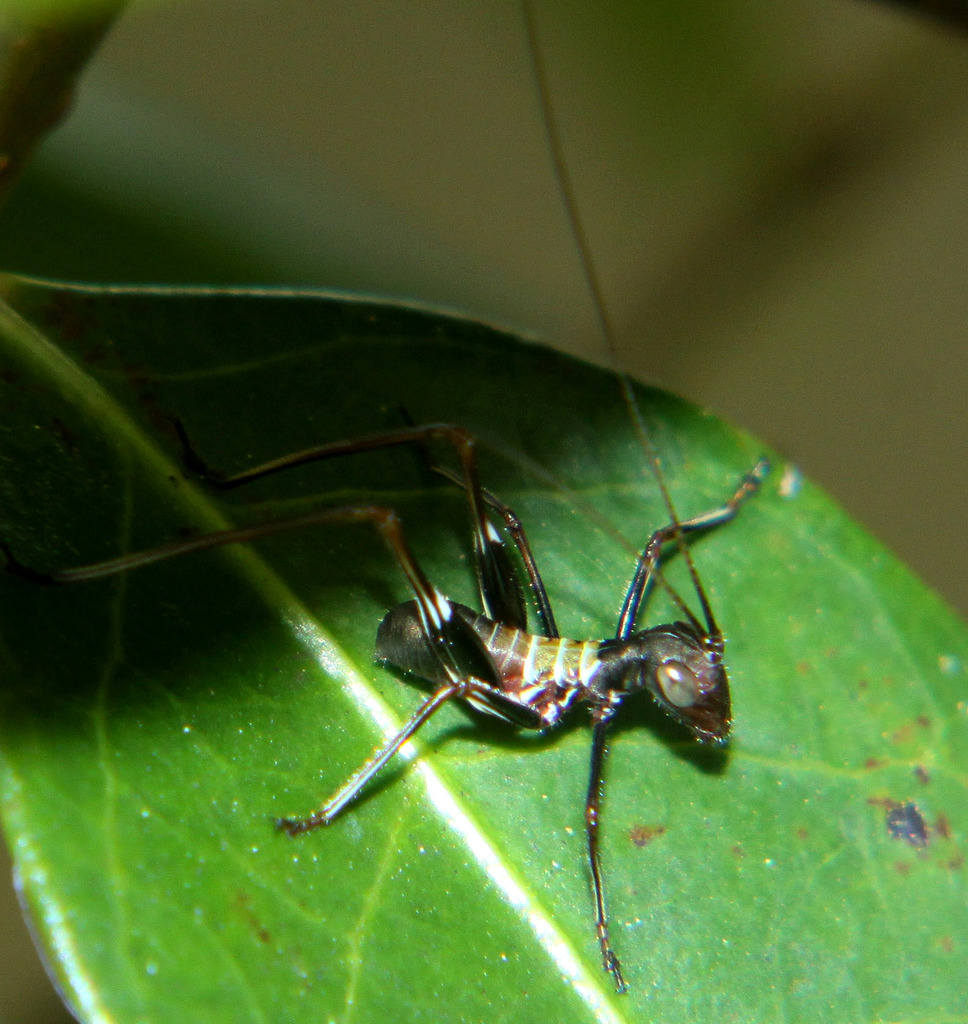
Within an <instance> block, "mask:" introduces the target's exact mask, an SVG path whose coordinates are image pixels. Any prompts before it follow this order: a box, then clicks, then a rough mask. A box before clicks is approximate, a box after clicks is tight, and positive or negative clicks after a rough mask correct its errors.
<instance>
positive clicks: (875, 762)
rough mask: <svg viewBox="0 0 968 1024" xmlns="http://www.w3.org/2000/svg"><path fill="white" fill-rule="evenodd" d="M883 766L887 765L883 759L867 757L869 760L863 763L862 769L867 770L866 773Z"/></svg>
mask: <svg viewBox="0 0 968 1024" xmlns="http://www.w3.org/2000/svg"><path fill="white" fill-rule="evenodd" d="M885 764H887V761H885V760H884V758H883V757H869V758H868V759H867V760H866V761H865V762H864V767H865V768H866V769H867V770H868V771H873V769H875V768H881V767H883V766H884V765H885Z"/></svg>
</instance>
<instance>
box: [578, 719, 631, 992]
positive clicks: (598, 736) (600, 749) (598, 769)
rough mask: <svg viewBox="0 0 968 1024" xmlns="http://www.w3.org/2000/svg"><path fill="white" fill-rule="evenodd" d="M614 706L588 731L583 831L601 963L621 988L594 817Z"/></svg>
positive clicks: (624, 986)
mask: <svg viewBox="0 0 968 1024" xmlns="http://www.w3.org/2000/svg"><path fill="white" fill-rule="evenodd" d="M615 710H616V706H615V705H609V704H606V705H604V706H602V707H601V708H600V709H598V710H597V711H596V712H595V716H594V719H593V721H594V728H593V731H592V758H591V770H590V772H589V776H588V796H587V798H586V800H585V832H586V834H587V836H588V862H589V865H590V867H591V872H592V883H593V884H594V887H595V927H596V929H597V931H598V944H599V946H600V947H601V950H602V963H603V964H604V966H605V970H606V971H608V973H609V974H611V976H612V978H613V979H614V981H615V988H616V990H617V991H619V992H624V991H625V990H626V989H627V988H628V985H627V984H626V982H625V979H624V978H623V977H622V968H621V966H620V964H619V962H618V957H617V956H616V955H615V951H614V950H613V949H612V946H611V943H610V942H609V939H608V916H607V914H606V912H605V883H604V881H603V876H602V859H601V854H600V852H599V847H598V820H599V815H600V812H601V807H602V794H603V789H604V777H603V770H604V767H605V753H606V733H607V731H608V726H609V724H610V723H611V720H612V718H613V717H614V715H615Z"/></svg>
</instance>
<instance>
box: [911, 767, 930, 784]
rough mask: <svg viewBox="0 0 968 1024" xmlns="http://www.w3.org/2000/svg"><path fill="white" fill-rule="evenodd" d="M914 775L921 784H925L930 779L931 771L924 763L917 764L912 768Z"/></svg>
mask: <svg viewBox="0 0 968 1024" xmlns="http://www.w3.org/2000/svg"><path fill="white" fill-rule="evenodd" d="M914 777H915V778H916V779H917V780H918V782H920V783H921V785H922V786H926V785H927V784H928V783H929V782H930V781H931V773H930V772H929V771H928V769H927V768H925V767H924V765H922V764H919V765H918V766H917V767H916V768H915V769H914Z"/></svg>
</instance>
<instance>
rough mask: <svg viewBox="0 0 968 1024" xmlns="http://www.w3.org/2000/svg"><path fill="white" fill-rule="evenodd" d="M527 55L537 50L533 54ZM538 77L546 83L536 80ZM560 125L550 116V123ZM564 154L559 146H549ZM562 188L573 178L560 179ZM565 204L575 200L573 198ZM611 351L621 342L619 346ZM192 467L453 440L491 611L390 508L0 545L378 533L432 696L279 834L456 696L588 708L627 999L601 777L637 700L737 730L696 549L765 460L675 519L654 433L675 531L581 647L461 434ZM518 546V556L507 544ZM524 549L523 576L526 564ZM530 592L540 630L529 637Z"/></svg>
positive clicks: (19, 568) (274, 467)
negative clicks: (658, 592) (609, 624)
mask: <svg viewBox="0 0 968 1024" xmlns="http://www.w3.org/2000/svg"><path fill="white" fill-rule="evenodd" d="M532 50H535V47H534V45H532ZM539 80H540V75H539ZM547 120H548V122H549V124H550V118H547ZM553 145H556V144H553ZM559 178H560V180H562V181H565V180H566V179H565V177H564V175H563V173H562V172H561V171H559ZM564 191H565V193H566V196H568V193H569V190H568V189H567V188H565V189H564ZM566 202H567V203H568V208H569V215H570V219H571V221H572V224H573V226H574V227H575V230H576V236H578V237H579V243H578V244H579V250H580V251H581V252H582V259H583V262H584V263H585V265H586V276H587V278H588V280H589V283H590V287H591V289H592V292H593V294H594V296H595V302H596V306H597V307H598V309H599V315H600V316H601V318H602V320H603V332H604V334H605V337H606V338H608V339H610V338H611V332H610V331H609V329H608V325H607V323H606V322H605V316H604V308H605V307H604V303H603V302H602V301H601V298H600V291H599V289H598V286H597V283H596V281H595V276H594V273H593V268H592V265H591V260H590V259H589V257H588V255H587V246H585V245H584V241H583V239H581V237H580V231H579V230H578V220H577V215H576V213H575V211H574V208H573V204H572V203H571V200H570V197H569V198H567V199H566ZM608 343H609V345H610V346H611V345H612V342H611V340H609V342H608ZM625 394H626V398H627V400H628V402H629V409H630V412H631V413H632V414H633V415H635V416H637V410H636V409H635V406H634V401H633V400H632V399H631V391H630V389H629V388H628V387H627V384H626V387H625ZM179 432H180V436H181V441H182V447H183V456H184V459H185V461H186V462H187V463H188V466H189V468H190V469H192V470H193V471H195V472H196V473H198V474H199V475H200V476H202V477H203V478H204V479H205V480H207V481H208V482H209V483H210V484H212V485H213V486H215V487H217V488H222V489H231V488H234V487H239V486H243V485H244V484H246V483H249V482H252V481H255V480H258V479H261V478H264V477H267V476H270V475H273V474H276V473H280V472H283V471H285V470H288V469H291V468H293V467H296V466H300V465H304V464H306V463H310V462H317V461H323V460H328V459H333V458H341V457H346V456H352V455H355V454H359V453H363V452H366V451H370V450H375V449H382V448H393V447H397V446H404V445H418V446H421V447H423V446H427V445H430V444H432V443H444V444H447V445H449V446H450V447H452V448H453V450H454V452H455V453H456V457H457V462H458V464H459V467H460V469H459V472H457V473H452V472H451V471H450V470H447V469H444V468H443V467H435V468H437V469H438V471H439V472H440V473H441V474H442V475H444V476H445V477H447V478H449V479H450V480H451V481H452V482H453V483H455V484H456V485H457V486H459V487H461V488H462V489H463V491H464V493H465V495H466V500H467V504H468V508H469V514H470V520H471V528H472V535H473V551H474V562H475V566H476V575H477V580H478V585H479V591H480V599H481V608H482V611H481V612H480V613H478V612H475V611H474V610H472V609H470V608H469V607H467V606H465V605H462V604H458V603H456V602H453V601H451V600H450V599H449V598H448V597H446V596H445V595H444V594H442V593H441V592H440V591H439V590H438V589H437V588H436V587H435V586H434V584H433V583H432V582H431V581H430V580H429V579H428V577H427V576H426V574H425V573H424V571H423V569H422V568H421V566H420V565H419V563H418V561H417V560H416V559H415V558H414V556H413V554H412V552H411V550H410V547H409V545H408V543H407V539H406V535H405V533H404V531H403V528H402V525H401V521H400V517H399V516H398V514H397V513H396V512H395V511H394V510H393V509H392V508H389V507H385V506H382V505H376V504H347V505H340V506H337V507H332V508H324V509H320V510H317V511H314V512H310V513H307V514H305V515H302V516H297V517H291V518H286V519H279V520H275V521H272V522H263V523H259V524H257V525H254V526H250V527H241V528H237V529H229V530H224V531H220V532H215V533H210V534H206V535H203V536H199V537H192V538H189V539H183V540H178V541H175V542H173V543H171V544H168V545H164V546H162V547H158V548H154V549H151V550H148V551H142V552H139V553H135V554H132V555H126V556H123V557H121V558H117V559H111V560H108V561H105V562H100V563H97V564H94V565H88V566H83V567H80V568H74V569H67V570H62V571H59V572H53V573H49V574H45V573H41V572H38V571H36V570H34V569H32V568H31V567H29V566H27V565H24V564H23V563H22V562H20V561H19V560H18V559H17V558H16V556H15V555H14V553H13V552H12V551H11V550H10V548H9V546H8V545H6V544H3V543H2V542H0V550H2V551H3V553H4V555H5V557H6V567H7V570H8V571H9V572H11V573H12V574H14V575H17V576H20V577H21V578H24V579H27V580H30V581H32V582H35V583H47V584H68V583H76V582H82V581H90V580H95V579H99V578H103V577H107V576H111V575H114V574H117V573H120V572H125V571H129V570H132V569H136V568H140V567H143V566H147V565H149V564H152V563H153V562H156V561H160V560H163V559H166V558H172V557H176V556H181V555H186V554H189V553H192V552H198V551H203V550H206V549H211V548H216V547H219V546H222V545H226V544H234V543H242V542H246V541H250V540H256V539H259V538H263V537H268V536H270V535H273V534H275V533H279V532H281V531H285V530H291V529H298V528H305V527H309V526H313V525H321V524H324V523H336V522H368V523H371V524H372V525H373V526H374V528H375V529H376V530H377V531H378V532H379V534H380V536H381V537H382V539H383V540H384V542H385V543H386V545H387V547H388V549H389V551H390V553H391V554H392V556H393V557H394V559H395V560H396V562H397V563H398V565H399V566H400V569H401V570H402V572H403V574H404V576H405V577H406V579H407V581H408V584H409V586H410V589H411V591H412V594H413V597H412V599H410V600H408V601H406V602H404V603H403V604H401V605H398V606H397V607H396V608H394V609H392V610H391V611H390V612H389V613H388V614H387V615H386V617H385V618H384V619H383V621H382V623H381V624H380V627H379V629H378V633H377V638H376V651H377V655H378V657H380V658H382V659H383V660H385V661H388V662H390V663H391V664H393V665H395V666H397V667H398V668H400V669H402V670H404V671H407V672H410V673H412V674H414V675H416V676H418V677H420V678H421V679H423V680H425V681H427V682H429V683H430V684H432V686H433V691H432V693H431V694H430V696H429V697H427V698H426V699H425V700H424V701H423V703H421V705H420V706H419V707H418V708H417V710H416V711H415V712H414V714H413V715H412V716H411V718H410V719H409V721H408V722H407V723H406V724H405V725H404V726H403V728H402V729H401V730H400V732H399V733H398V734H397V735H396V736H395V737H393V738H392V739H391V740H390V741H389V742H387V743H386V744H385V745H384V746H383V747H381V748H380V749H379V750H378V751H377V752H376V753H375V754H374V755H373V757H371V758H370V759H369V760H368V761H366V762H365V763H364V764H363V765H362V766H361V767H360V768H359V769H358V770H357V771H356V772H354V773H353V774H352V775H351V776H350V777H349V778H348V779H347V781H346V782H345V783H344V784H343V785H342V786H341V787H340V788H339V789H338V790H337V791H336V792H335V793H334V794H333V795H332V796H331V797H330V799H329V800H327V801H326V802H325V803H324V804H323V805H322V806H321V807H320V808H318V809H317V810H315V811H313V812H311V813H309V814H307V815H306V816H304V817H293V818H285V819H280V820H279V822H278V825H279V828H280V829H282V830H284V831H285V832H287V833H289V834H290V835H297V834H300V833H303V832H308V831H311V830H313V829H316V828H318V827H322V826H326V825H329V824H330V823H331V822H332V821H333V820H334V819H335V818H336V817H337V816H338V815H339V814H340V813H341V812H342V811H343V810H345V809H346V808H347V807H349V805H351V804H352V802H353V801H354V799H355V798H356V797H357V795H358V794H359V793H360V792H361V790H362V789H363V788H364V787H365V786H366V785H367V784H368V782H369V781H370V780H371V779H372V778H373V777H374V776H375V775H376V774H377V773H378V772H379V771H380V770H381V769H382V768H383V767H384V765H386V764H387V762H388V761H390V760H391V758H393V756H394V755H395V754H396V753H397V752H398V751H399V749H400V748H401V746H402V745H403V744H404V743H405V742H406V741H407V740H408V739H409V738H410V737H411V736H413V734H414V733H416V732H417V731H418V730H419V729H420V728H421V727H422V726H423V725H424V724H425V723H426V722H427V721H428V720H429V719H430V718H431V717H432V716H433V715H434V714H435V713H436V712H437V711H438V710H439V709H440V708H442V707H443V706H445V705H446V704H447V703H449V702H450V701H452V700H455V699H458V700H463V701H464V702H466V703H468V704H470V705H471V706H473V707H475V708H476V709H477V710H479V711H481V712H483V713H486V714H489V715H492V716H495V717H497V718H499V719H502V720H504V721H505V722H507V723H509V724H510V725H512V726H514V727H517V728H522V729H533V730H549V729H554V728H555V727H557V726H559V725H560V724H561V723H562V722H563V721H564V719H565V717H566V715H567V714H568V713H569V712H570V711H572V710H573V709H577V708H578V707H579V706H581V707H583V708H585V709H587V711H588V713H589V715H590V718H591V721H592V745H591V762H590V772H589V779H588V787H587V795H586V800H585V820H586V831H587V853H588V861H589V868H590V873H591V878H592V884H593V892H594V907H595V927H596V933H597V937H598V942H599V946H600V950H601V956H602V960H603V965H604V968H605V970H606V971H607V972H608V973H609V974H610V975H611V977H612V979H613V980H614V983H615V986H616V988H617V990H619V991H625V989H626V987H627V986H626V982H625V978H624V975H623V972H622V968H621V965H620V962H619V959H618V956H617V955H616V953H615V951H614V950H613V948H612V945H611V941H610V938H609V930H608V916H607V912H606V893H605V884H604V874H603V870H602V861H601V851H600V839H599V827H600V819H601V811H602V805H603V804H602V802H603V770H604V762H605V754H606V739H607V736H608V731H609V729H610V727H611V726H612V724H613V723H614V721H615V719H616V716H617V714H618V712H619V710H620V708H621V706H622V704H623V702H624V701H625V699H626V698H628V697H629V696H631V695H634V694H636V693H640V692H646V693H648V694H649V695H650V696H651V697H652V698H653V699H654V700H655V701H656V703H657V704H658V705H659V706H660V707H661V708H662V709H663V710H665V711H666V712H667V713H668V714H669V715H671V716H672V717H673V718H674V719H676V720H677V721H679V722H680V723H681V724H682V725H683V726H685V728H686V729H688V730H689V731H690V732H691V733H692V735H693V736H695V737H696V739H698V740H699V741H701V742H707V743H722V742H724V741H725V740H726V739H727V737H728V734H729V730H730V724H731V713H730V696H729V685H728V679H727V675H726V669H725V666H724V661H723V648H724V642H723V635H722V632H721V630H720V628H719V626H718V624H717V622H716V619H715V617H714V615H713V612H712V609H711V607H710V603H709V601H708V599H707V596H706V593H705V590H704V588H703V586H702V584H701V581H700V579H699V576H698V573H697V572H696V570H695V567H694V566H693V564H692V560H691V557H690V555H689V551H688V548H687V544H686V540H687V538H690V537H691V536H694V535H696V534H698V533H701V532H703V531H706V530H710V529H712V528H714V527H717V526H720V525H723V524H725V523H727V522H729V521H730V520H731V519H732V518H733V517H734V516H735V515H736V513H737V511H738V509H739V508H740V506H741V505H742V504H743V503H744V502H745V501H746V500H747V499H748V498H749V497H750V496H751V495H752V494H753V493H755V491H756V490H757V488H758V487H759V485H760V483H761V482H762V480H763V478H764V476H765V474H766V473H767V471H768V465H767V463H766V461H765V460H761V461H760V462H758V463H757V464H756V465H755V466H754V467H753V468H752V469H751V470H750V472H749V473H747V474H746V475H745V476H744V477H743V478H742V479H741V480H740V482H739V484H738V486H737V487H736V488H735V490H734V491H733V493H732V494H731V495H730V496H729V498H728V500H726V501H725V502H723V503H722V504H721V505H719V506H717V507H716V508H713V509H712V510H710V511H707V512H705V513H702V514H700V515H697V516H693V517H691V518H687V519H685V520H683V521H680V519H679V518H678V516H677V514H676V512H675V510H674V508H673V506H672V502H671V500H670V499H669V496H668V493H667V491H666V488H665V484H664V482H663V478H662V475H661V469H660V467H659V462H658V458H657V456H656V455H655V453H654V452H652V450H651V445H650V442H649V441H648V435H647V432H646V431H645V430H644V426H643V437H644V438H645V440H646V452H647V455H648V461H649V463H650V465H651V468H652V470H653V472H654V474H655V477H656V481H657V484H658V486H659V489H660V491H661V493H662V495H663V498H664V501H665V503H666V507H667V510H668V520H669V521H668V522H667V523H666V525H664V526H661V527H660V528H658V529H656V530H654V532H653V533H652V534H651V536H650V537H649V538H648V540H647V542H646V543H645V545H644V547H643V548H642V551H641V554H640V556H639V557H638V559H637V562H636V564H635V567H634V570H633V573H632V580H631V583H630V584H629V586H628V588H627V590H626V593H625V597H624V601H623V603H622V606H621V611H620V613H619V616H618V620H617V624H616V628H615V631H614V633H613V635H612V636H610V637H608V638H605V639H599V640H584V641H579V640H571V639H567V638H562V637H561V636H560V635H559V631H558V627H557V624H556V622H555V617H554V613H553V610H552V607H551V604H550V601H549V599H548V595H547V592H546V589H545V585H544V582H543V579H542V576H541V574H540V572H539V570H538V567H537V563H536V559H535V557H534V554H533V552H532V550H531V546H530V543H529V541H528V539H527V536H526V534H525V532H524V528H523V527H522V525H521V523H520V521H519V520H518V518H517V516H516V515H515V513H514V512H513V510H512V509H511V508H509V507H508V506H507V505H505V504H504V503H503V502H501V501H500V499H499V498H498V497H497V496H495V495H494V494H492V493H491V492H489V491H488V490H486V489H485V488H484V486H483V485H482V483H481V481H480V474H479V471H478V459H477V446H476V441H475V438H474V437H473V436H472V435H471V434H470V433H469V432H468V431H466V430H464V429H463V428H461V427H458V426H455V425H452V424H445V423H438V424H430V425H424V426H414V427H405V428H402V429H400V430H396V431H389V432H384V433H379V434H372V435H368V436H365V437H362V438H356V439H352V440H347V441H338V442H332V443H328V444H322V445H318V446H315V447H313V448H309V449H307V450H305V451H301V452H297V453H295V454H291V455H285V456H282V457H281V458H279V459H276V460H273V461H271V462H268V463H265V464H263V465H261V466H257V467H256V468H254V469H250V470H248V471H246V472H245V473H242V474H239V475H236V476H228V477H226V476H223V475H221V474H220V473H218V472H216V471H214V470H213V469H211V468H210V467H209V466H208V465H207V464H206V463H205V462H204V460H202V459H201V457H200V456H199V455H198V454H197V453H196V451H195V450H194V448H193V446H192V444H191V443H190V441H189V439H188V435H187V433H186V432H185V431H184V429H183V428H180V431H179ZM508 540H510V542H511V544H512V545H513V548H514V551H512V550H511V549H510V548H509V547H508ZM673 546H674V547H675V548H676V549H678V550H679V551H680V552H681V554H682V557H683V558H684V559H685V560H686V561H687V564H688V568H689V572H690V575H691V578H692V581H693V585H694V588H695V591H696V594H697V598H698V602H699V614H698V615H696V614H694V613H693V612H692V611H690V609H689V608H688V606H687V605H686V603H685V602H683V601H681V600H679V599H678V598H676V600H677V601H678V604H679V607H680V609H681V614H682V616H683V618H682V619H681V620H679V621H675V622H672V623H667V624H660V625H655V626H651V627H645V628H640V622H639V620H640V618H641V617H642V616H641V615H640V613H641V611H642V609H643V607H644V603H645V600H646V598H647V595H648V593H649V591H650V589H651V588H652V587H653V585H654V584H656V583H657V582H660V581H662V579H663V577H662V573H661V569H662V564H663V559H664V557H665V555H666V554H667V553H668V550H669V549H670V548H671V547H673ZM515 552H516V555H517V558H518V559H519V560H520V563H521V566H522V567H523V578H522V572H521V569H520V568H518V567H516V562H515ZM526 594H530V598H531V601H532V603H533V605H534V609H535V613H536V616H537V620H538V628H537V629H536V630H535V631H529V623H528V603H529V602H528V600H526Z"/></svg>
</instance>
